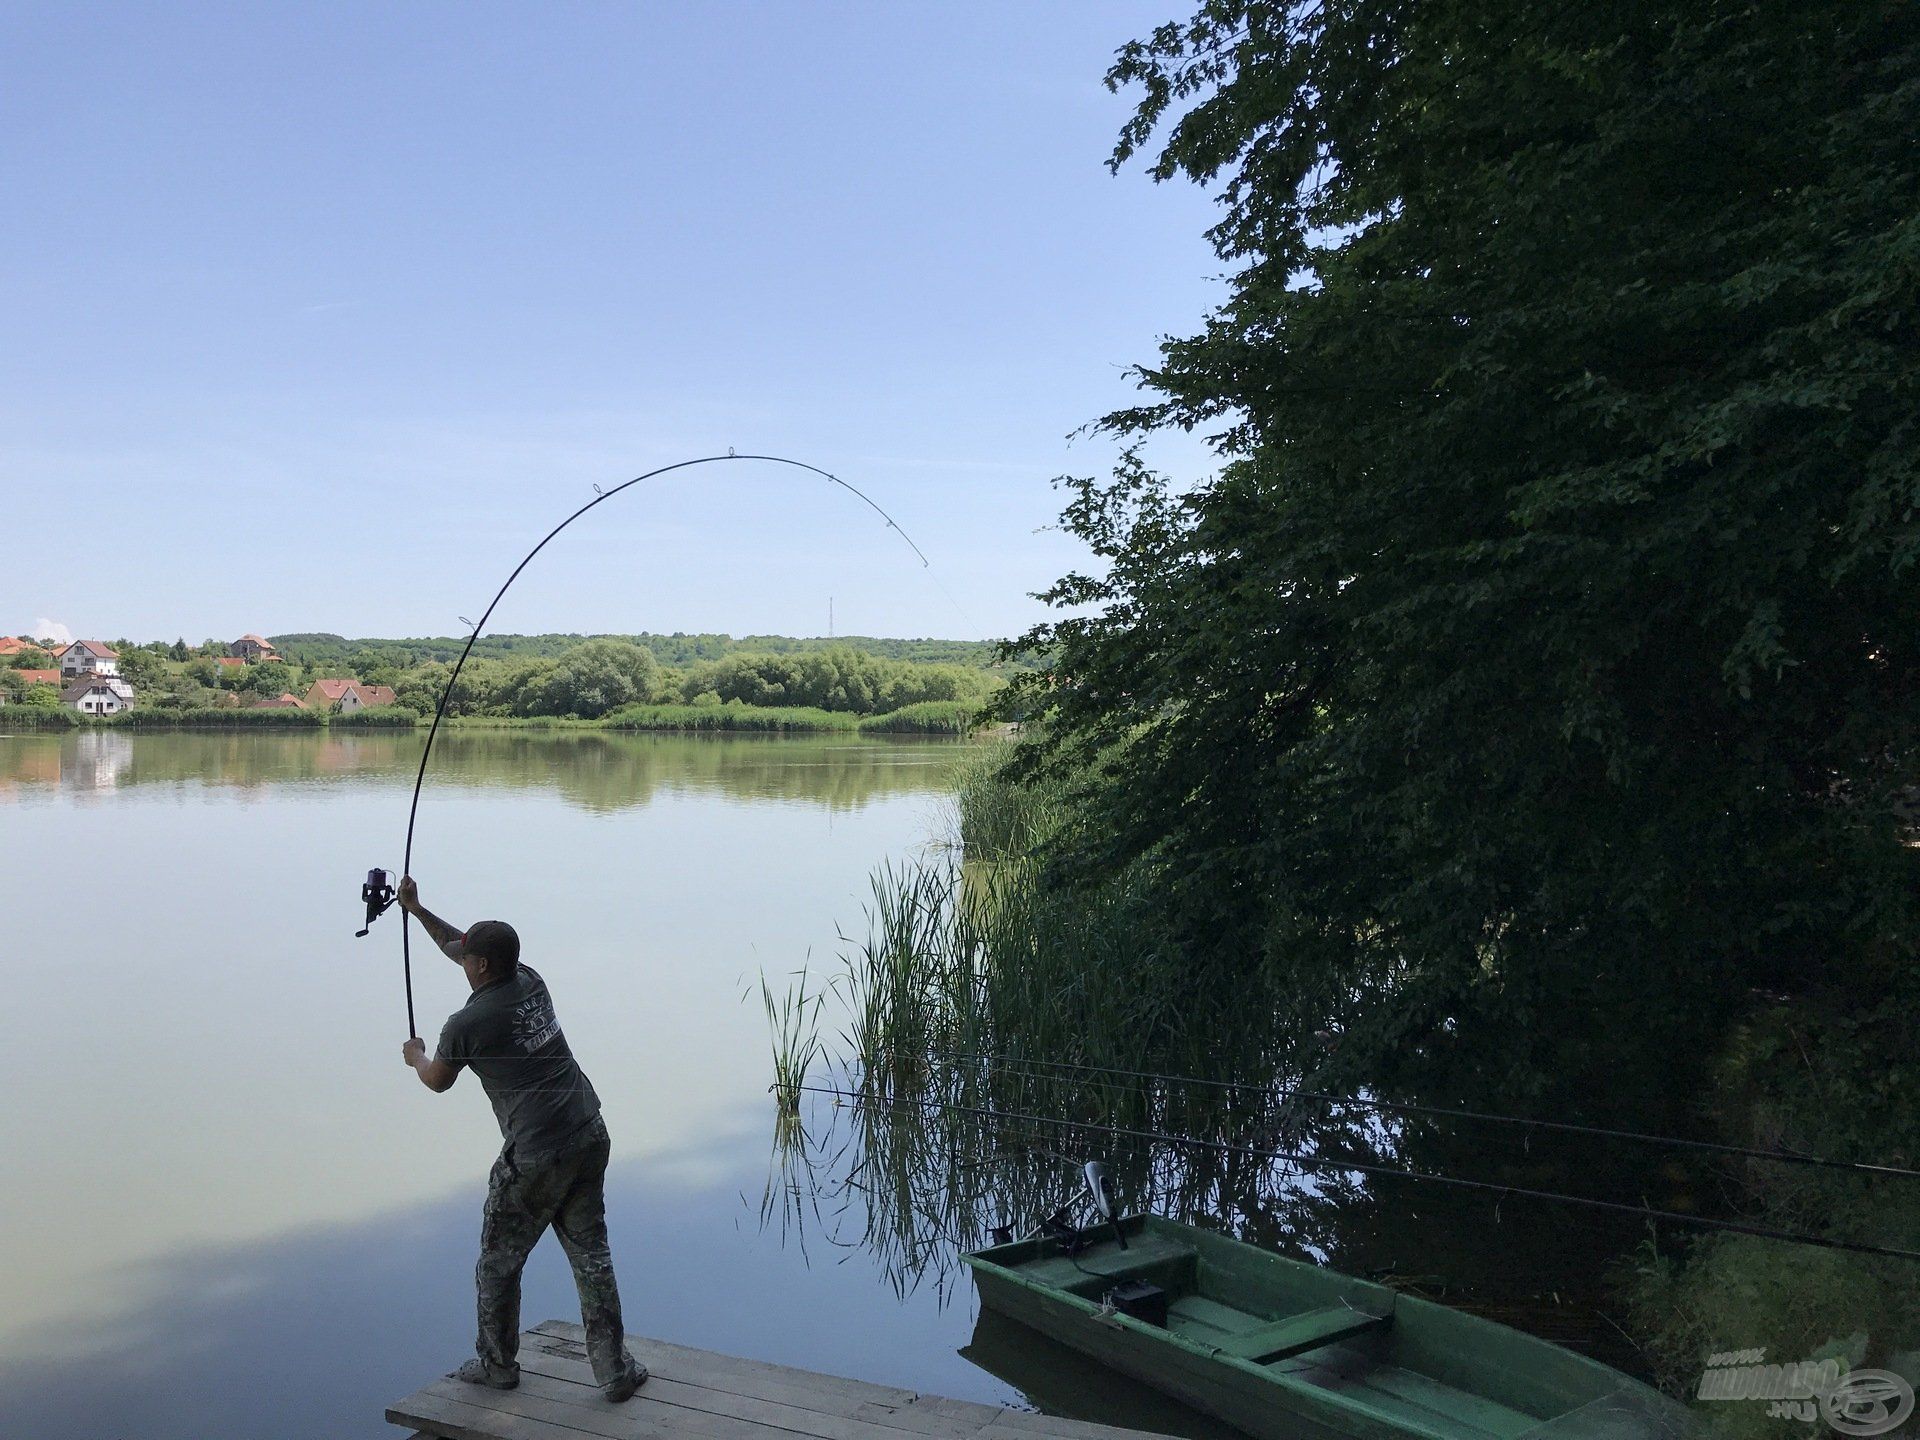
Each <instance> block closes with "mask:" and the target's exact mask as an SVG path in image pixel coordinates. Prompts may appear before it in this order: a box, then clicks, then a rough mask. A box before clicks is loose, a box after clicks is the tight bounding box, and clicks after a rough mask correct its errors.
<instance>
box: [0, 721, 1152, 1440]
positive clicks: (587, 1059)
mask: <svg viewBox="0 0 1920 1440" xmlns="http://www.w3.org/2000/svg"><path fill="white" fill-rule="evenodd" d="M418 746H419V740H418V739H417V737H414V736H411V735H406V736H388V735H376V734H365V735H338V736H336V735H324V736H321V735H267V734H248V733H241V734H174V735H166V734H161V735H137V736H136V735H126V734H118V733H107V732H93V733H85V734H77V735H76V734H69V735H61V736H19V735H16V736H4V737H0V872H3V873H4V874H5V876H6V880H7V894H8V897H9V904H8V906H7V915H8V918H7V924H6V930H5V938H4V940H3V941H0V946H4V950H3V951H0V953H4V955H5V957H6V960H5V978H6V992H7V1003H6V1006H5V1014H6V1017H7V1020H6V1046H5V1050H4V1053H3V1054H0V1078H3V1079H4V1082H5V1088H6V1094H7V1097H8V1101H9V1103H8V1104H7V1105H6V1106H5V1107H4V1109H0V1154H3V1155H4V1156H5V1157H6V1158H5V1162H4V1164H5V1167H6V1185H5V1196H6V1200H5V1206H4V1209H0V1277H4V1285H3V1286H0V1289H3V1290H4V1294H5V1297H6V1304H5V1306H4V1307H0V1435H5V1436H22V1437H39V1436H48V1437H52V1436H60V1437H95V1436H99V1437H107V1436H114V1437H139V1440H173V1437H178V1440H223V1437H248V1440H252V1437H266V1436H274V1437H288V1440H297V1437H309V1436H311V1437H348V1436H373V1435H379V1434H382V1433H390V1434H397V1433H399V1432H397V1431H393V1430H391V1429H389V1428H388V1427H385V1426H384V1425H383V1423H382V1420H381V1414H382V1410H383V1408H384V1406H385V1405H386V1404H387V1403H388V1402H389V1401H391V1400H393V1399H395V1398H397V1397H398V1396H399V1395H401V1394H404V1393H406V1392H407V1391H409V1390H412V1389H414V1388H415V1387H417V1386H418V1385H420V1384H423V1383H425V1382H426V1381H427V1380H428V1379H429V1378H430V1377H432V1376H434V1375H436V1374H439V1373H441V1372H444V1371H445V1370H447V1369H449V1368H451V1367H452V1366H453V1365H454V1364H456V1363H458V1362H459V1361H460V1360H461V1359H462V1358H463V1356H464V1355H466V1354H470V1353H471V1349H470V1345H471V1337H472V1330H473V1314H472V1310H473V1287H472V1265H473V1260H474V1255H475V1250H476V1245H477V1240H478V1235H479V1227H480V1204H481V1199H482V1196H483V1193H484V1187H485V1176H486V1171H487V1167H488V1165H489V1163H490V1162H491V1160H492V1158H493V1155H494V1153H495V1152H496V1151H497V1149H498V1145H499V1136H498V1132H497V1130H496V1129H495V1127H494V1123H493V1119H492V1116H491V1113H490V1111H489V1109H488V1106H487V1104H486V1101H485V1099H484V1097H483V1095H482V1094H481V1091H480V1088H479V1086H478V1085H477V1084H475V1083H474V1082H472V1080H471V1079H470V1078H469V1079H466V1080H463V1082H462V1083H461V1084H459V1085H456V1086H455V1087H454V1089H453V1090H452V1091H450V1092H448V1093H447V1094H446V1095H443V1096H435V1095H432V1094H430V1093H429V1092H428V1091H426V1090H425V1089H424V1088H423V1087H421V1086H420V1084H419V1083H418V1082H417V1081H416V1080H415V1079H414V1077H413V1075H412V1074H411V1073H409V1072H408V1071H407V1069H406V1068H405V1067H404V1066H403V1065H402V1063H401V1061H400V1042H401V1041H402V1040H403V1039H404V1038H405V1036H406V1026H405V1010H404V1003H403V997H402V992H401V986H400V953H399V941H400V934H399V924H398V917H397V915H395V916H389V917H388V918H387V919H385V920H383V921H381V922H380V923H379V924H378V925H377V926H375V928H374V933H373V934H372V935H371V936H370V937H369V938H367V939H365V940H355V939H354V938H353V931H354V930H355V929H357V928H358V927H359V924H360V915H359V913H358V901H357V887H358V884H359V881H360V878H361V876H362V873H363V872H364V871H365V870H366V869H367V868H368V867H369V866H372V865H384V866H388V867H397V866H398V864H399V861H400V845H401V841H402V838H403V832H404V826H405V820H406V802H407V795H408V790H409V787H410V785H411V779H412V773H411V772H412V766H413V765H414V763H415V761H416V759H417V756H418V753H419V750H418ZM958 755H959V750H958V748H957V747H955V746H952V745H943V744H935V743H922V744H912V743H879V742H860V741H857V740H850V739H846V738H835V739H832V740H790V739H757V738H756V739H740V738H719V737H716V738H699V739H692V738H679V737H664V736H632V737H608V736H544V735H518V734H506V733H500V732H494V733H484V732H466V733H456V734H453V735H451V736H448V737H445V738H443V740H442V742H441V745H440V746H439V747H438V749H437V751H436V760H435V765H436V772H435V774H434V776H433V777H432V778H431V779H430V782H429V784H428V787H427V794H426V799H425V802H424V804H423V807H422V810H421V815H420V828H419V833H418V839H417V844H416V855H415V860H416V869H417V871H418V873H419V878H420V883H421V891H422V898H423V899H424V900H425V901H426V903H427V904H428V905H429V907H430V908H432V909H434V910H436V911H438V912H439V913H440V914H442V915H444V916H446V917H447V918H448V919H450V920H453V921H455V922H456V923H458V922H463V921H467V920H472V919H478V918H483V917H487V916H498V917H502V918H507V919H510V920H512V921H513V923H514V924H515V925H516V926H517V927H518V928H519V930H520V933H521V936H522V938H523V943H524V945H525V953H526V955H527V957H528V958H529V959H530V960H532V961H533V962H534V963H535V964H537V965H538V966H539V967H540V969H541V971H542V973H543V974H544V975H545V976H546V978H547V980H548V981H549V983H550V985H551V986H552V989H553V992H554V996H555V1000H556V1003H557V1005H558V1008H559V1011H560V1016H561V1019H562V1022H563V1023H564V1024H565V1026H566V1030H567V1034H568V1037H569V1039H570V1040H571V1042H572V1044H573V1048H574V1051H575V1053H576V1054H577V1055H578V1056H579V1057H580V1059H581V1061H582V1063H583V1065H584V1066H585V1068H586V1070H587V1072H588V1074H589V1075H590V1076H591V1077H592V1079H593V1082H594V1084H595V1086H596V1088H597V1089H598V1090H599V1092H600V1095H601V1097H602V1099H603V1101H604V1103H605V1108H606V1116H607V1122H608V1125H609V1127H610V1129H611V1130H612V1132H613V1136H614V1168H613V1170H612V1171H611V1172H610V1174H609V1176H608V1210H609V1216H610V1224H611V1228H612V1233H613V1242H614V1254H615V1258H616V1262H617V1264H618V1266H619V1271H620V1278H621V1286H622V1291H623V1296H624V1299H625V1303H626V1314H627V1321H628V1328H629V1329H632V1330H634V1331H637V1332H641V1333H646V1334H653V1335H659V1336H662V1337H666V1338H671V1339H673V1340H676V1341H679V1342H682V1343H686V1344H692V1345H700V1346H710V1347H714V1348H719V1349H725V1350H729V1351H732V1352H735V1353H739V1354H744V1355H751V1356H757V1357H761V1358H764V1359H768V1360H774V1361H779V1362H784V1363H788V1364H795V1365H803V1366H809V1367H813V1368H818V1369H823V1370H829V1371H834V1372H838V1373H843V1374H851V1375H858V1376H861V1377H863V1378H866V1379H871V1380H875V1381H881V1382H885V1383H889V1384H895V1385H903V1386H909V1387H913V1388H919V1389H925V1390H929V1391H936V1392H939V1393H943V1394H948V1395H955V1396H961V1397H965V1398H971V1399H979V1400H988V1401H999V1402H1004V1403H1015V1404H1019V1403H1022V1394H1021V1391H1020V1390H1017V1389H1015V1388H1014V1387H1013V1386H1012V1385H1010V1384H1007V1383H1005V1382H1003V1381H1001V1380H999V1379H996V1378H995V1377H994V1375H993V1374H992V1373H989V1371H988V1370H987V1369H983V1368H981V1367H980V1366H978V1365H976V1364H975V1363H973V1362H972V1361H971V1360H970V1359H968V1358H964V1357H963V1356H962V1355H961V1354H960V1353H959V1352H960V1350H961V1349H962V1347H969V1348H970V1349H972V1350H973V1351H974V1353H976V1354H983V1355H992V1354H996V1353H997V1354H999V1355H1000V1356H1001V1358H1000V1359H999V1360H998V1361H996V1362H994V1368H995V1369H997V1370H999V1371H1001V1372H1002V1373H1007V1372H1008V1371H1009V1369H1010V1368H1011V1367H1016V1366H1018V1365H1019V1364H1028V1365H1039V1366H1041V1368H1042V1371H1043V1373H1045V1374H1048V1375H1051V1376H1053V1377H1054V1378H1053V1380H1052V1381H1051V1382H1044V1383H1054V1384H1061V1383H1067V1384H1070V1383H1071V1378H1072V1375H1071V1372H1072V1369H1073V1367H1072V1366H1068V1367H1067V1370H1066V1372H1065V1378H1064V1380H1063V1379H1062V1378H1061V1376H1062V1372H1061V1371H1060V1369H1059V1367H1057V1366H1056V1367H1055V1368H1054V1369H1053V1370H1051V1371H1048V1370H1046V1357H1045V1356H1044V1355H1036V1354H1034V1353H1033V1352H1032V1351H1031V1349H1030V1347H1027V1346H1025V1345H1024V1343H1023V1342H1022V1340H1021V1337H1019V1336H1015V1337H1014V1338H1013V1339H1012V1340H1011V1341H1009V1340H1008V1339H1007V1337H1005V1336H1001V1335H997V1334H994V1333H986V1334H983V1335H982V1336H980V1337H978V1338H977V1339H976V1337H975V1336H974V1333H973V1332H974V1323H975V1302H974V1300H973V1297H972V1294H971V1291H970V1289H968V1288H967V1287H965V1286H959V1287H952V1288H951V1289H950V1292H949V1293H948V1294H947V1295H946V1296H945V1297H944V1298H943V1297H942V1296H941V1295H940V1294H939V1293H937V1291H936V1289H935V1288H934V1287H931V1286H921V1287H919V1288H918V1289H915V1290H913V1291H912V1292H911V1293H909V1294H907V1295H906V1296H904V1298H903V1297H902V1296H900V1295H899V1294H897V1293H896V1288H897V1287H896V1285H895V1283H894V1278H893V1277H891V1276H889V1275H888V1274H887V1273H886V1271H885V1267H884V1265H883V1264H881V1263H880V1262H879V1261H876V1260H875V1259H873V1258H872V1257H871V1256H869V1255H867V1254H866V1253H864V1252H863V1251H862V1250H861V1249H860V1248H859V1247H858V1246H857V1245H855V1246H844V1245H841V1244H836V1243H835V1237H834V1236H833V1235H832V1234H831V1233H828V1234H824V1235H823V1234H818V1233H814V1234H811V1235H809V1236H808V1237H807V1238H806V1243H804V1244H803V1243H801V1238H800V1237H799V1236H797V1235H795V1234H793V1233H791V1232H790V1230H789V1228H788V1227H786V1226H784V1225H782V1224H780V1223H778V1222H775V1223H772V1224H763V1222H762V1219H761V1215H762V1202H763V1199H764V1197H765V1195H766V1191H767V1186H768V1181H769V1174H770V1158H769V1157H770V1149H771V1147H770V1139H771V1132H772V1114H771V1111H770V1108H769V1102H768V1099H767V1095H766V1093H765V1092H766V1086H767V1083H768V1079H769V1064H768V1039H767V1026H766V1022H765V1019H764V1018H763V1016H762V1014H761V1011H760V1006H759V1000H758V996H757V994H756V995H755V996H754V998H753V1001H752V1003H751V1004H748V1003H743V995H744V993H745V992H746V991H747V989H748V987H749V986H750V985H753V984H755V983H756V982H757V977H758V976H759V974H760V972H761V971H762V970H765V971H766V972H767V973H768V974H769V975H773V976H776V977H777V976H780V975H782V974H784V973H785V972H788V971H791V970H794V969H796V968H797V967H799V966H800V965H802V964H803V963H807V962H808V961H809V959H810V960H811V963H812V965H813V967H814V968H815V970H816V971H822V970H828V969H831V968H832V967H833V966H834V964H835V963H836V962H835V957H836V955H837V953H838V952H839V950H840V949H841V948H842V942H841V941H840V940H839V938H838V935H839V932H840V931H841V930H842V929H849V930H855V931H862V933H863V919H862V915H863V907H864V905H865V902H866V899H867V897H868V894H869V880H870V876H871V874H872V872H873V871H874V869H875V868H876V867H877V866H879V865H880V864H882V863H884V862H886V861H888V860H890V859H891V860H899V859H903V858H907V857H910V856H912V855H914V854H916V853H918V852H920V851H922V850H923V849H924V848H925V847H926V846H928V845H929V844H930V843H935V842H937V841H938V840H939V839H940V838H941V837H942V835H943V833H944V832H945V830H946V829H947V828H948V826H949V825H950V821H949V820H948V819H947V818H946V811H945V804H944V784H945V780H946V777H947V775H948V772H949V768H950V767H951V765H952V764H953V762H954V761H955V760H956V759H957V758H958ZM415 991H416V995H417V999H418V1005H419V1012H420V1027H421V1030H422V1032H423V1033H424V1034H426V1035H428V1036H432V1035H434V1034H436V1033H437V1031H438V1027H439V1023H440V1021H441V1019H442V1018H443V1017H444V1016H445V1015H446V1014H447V1013H448V1012H449V1011H451V1010H452V1009H454V1008H456V1007H457V1006H458V1005H460V1004H461V1003H462V1001H463V1000H464V999H465V997H466V994H467V991H466V987H465V982H464V980H463V978H462V976H461V975H460V972H459V971H458V970H457V969H456V968H455V967H453V966H451V965H448V964H447V963H446V962H444V961H443V960H440V959H439V958H438V957H437V956H436V955H434V954H433V953H432V952H431V951H428V952H427V953H426V954H425V955H424V957H423V956H422V955H421V954H420V953H419V952H418V951H416V975H415ZM855 1233H856V1234H857V1227H856V1228H855ZM524 1315H525V1322H526V1323H527V1324H532V1323H534V1322H535V1321H538V1320H540V1319H543V1318H547V1317H555V1316H557V1317H565V1318H573V1317H574V1316H576V1315H577V1306H576V1303H575V1300H574V1296H573V1291H572V1282H571V1279H570V1277H569V1274H568V1271H567V1267H566V1264H565V1260H564V1258H563V1256H562V1255H561V1253H560V1251H559V1249H558V1247H557V1245H555V1244H554V1243H553V1242H552V1241H551V1239H549V1240H547V1241H544V1242H542V1245H541V1247H540V1248H539V1250H537V1251H536V1252H535V1254H534V1257H533V1259H532V1261H531V1263H530V1265H529V1267H528V1271H527V1281H526V1292H525V1311H524ZM1009 1351H1011V1358H1009V1357H1008V1355H1007V1353H1006V1352H1009ZM1029 1388H1031V1386H1029ZM1099 1388H1101V1389H1102V1392H1103V1393H1102V1394H1101V1395H1100V1396H1098V1397H1096V1398H1095V1399H1093V1400H1089V1401H1088V1402H1086V1403H1087V1404H1088V1405H1089V1406H1094V1407H1096V1408H1097V1406H1098V1405H1099V1404H1101V1403H1105V1404H1107V1405H1111V1404H1112V1403H1114V1401H1113V1397H1112V1395H1111V1394H1110V1393H1108V1392H1110V1390H1111V1387H1110V1386H1105V1385H1104V1384H1103V1387H1099ZM1119 1403H1121V1404H1122V1407H1123V1408H1124V1407H1125V1406H1126V1404H1128V1403H1129V1402H1128V1401H1127V1400H1126V1398H1125V1397H1124V1395H1123V1396H1122V1397H1121V1400H1120V1402H1119ZM1141 1403H1142V1404H1144V1403H1146V1402H1145V1401H1144V1399H1143V1400H1142V1401H1141ZM1129 1413H1132V1414H1136V1415H1145V1414H1146V1413H1147V1412H1145V1411H1140V1410H1135V1411H1130V1412H1129Z"/></svg>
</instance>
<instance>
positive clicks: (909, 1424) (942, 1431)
mask: <svg viewBox="0 0 1920 1440" xmlns="http://www.w3.org/2000/svg"><path fill="white" fill-rule="evenodd" d="M520 1365H521V1374H522V1375H523V1376H524V1375H526V1374H529V1373H532V1374H538V1375H542V1376H545V1377H547V1378H550V1379H554V1380H558V1381H563V1382H564V1381H570V1382H572V1383H574V1384H576V1385H578V1386H580V1387H581V1388H582V1389H583V1390H587V1391H589V1392H590V1393H592V1394H594V1395H596V1396H597V1395H598V1394H599V1391H598V1390H597V1389H596V1388H594V1385H593V1367H592V1366H590V1365H588V1364H587V1363H586V1362H585V1361H584V1360H571V1359H567V1358H566V1357H564V1356H559V1355H553V1354H548V1353H544V1352H541V1351H538V1350H535V1351H532V1352H530V1353H528V1354H526V1355H523V1357H522V1359H521V1361H520ZM853 1398H857V1397H843V1400H842V1403H841V1405H840V1406H839V1407H837V1408H835V1409H832V1410H826V1409H821V1408H819V1407H820V1406H821V1405H822V1404H824V1403H825V1402H824V1401H823V1400H821V1399H820V1398H819V1397H818V1396H816V1395H813V1394H808V1395H807V1396H806V1402H807V1403H805V1404H792V1403H787V1402H784V1401H781V1400H778V1399H774V1398H771V1397H768V1396H766V1395H763V1394H748V1393H742V1392H740V1391H737V1390H726V1389H714V1388H710V1387H708V1386H704V1385H697V1384H692V1383H689V1382H687V1381H683V1380H678V1379H675V1378H674V1377H673V1376H670V1375H664V1374H657V1375H654V1376H652V1377H651V1378H650V1379H649V1380H648V1381H647V1383H646V1384H645V1385H643V1386H641V1388H640V1390H639V1392H638V1394H637V1395H636V1396H635V1397H634V1400H646V1401H648V1402H650V1403H652V1404H657V1405H666V1406H670V1407H673V1408H674V1409H677V1410H683V1411H693V1412H698V1413H700V1414H703V1415H707V1416H713V1417H718V1418H720V1419H723V1420H745V1421H749V1422H751V1423H754V1424H760V1425H771V1426H775V1427H777V1428H779V1429H782V1430H788V1431H792V1432H794V1433H796V1434H801V1435H809V1436H813V1437H816V1440H899V1437H900V1434H901V1432H902V1431H903V1430H905V1431H907V1432H909V1433H911V1434H914V1435H926V1436H935V1437H943V1440H965V1437H969V1436H972V1435H976V1434H978V1433H979V1431H980V1428H981V1426H982V1425H983V1424H985V1423H986V1422H987V1421H989V1420H991V1419H992V1418H993V1417H994V1415H995V1414H997V1413H998V1412H997V1411H996V1410H994V1408H993V1407H991V1406H980V1407H976V1408H977V1409H979V1410H980V1412H981V1413H980V1415H979V1417H978V1418H976V1419H973V1420H971V1421H955V1420H953V1419H950V1418H948V1417H947V1416H944V1415H940V1414H936V1413H932V1412H926V1411H919V1412H916V1411H914V1410H913V1409H912V1407H911V1406H899V1407H890V1408H889V1407H876V1408H875V1409H873V1410H872V1411H869V1410H868V1407H866V1406H864V1405H852V1404H849V1403H848V1400H850V1399H853ZM627 1403H628V1404H633V1403H634V1401H633V1400H630V1401H628V1402H627ZM856 1412H863V1413H856ZM661 1423H662V1424H663V1425H666V1426H667V1427H668V1428H669V1430H671V1429H672V1428H673V1427H674V1426H677V1425H679V1424H681V1423H682V1422H681V1421H680V1420H677V1419H676V1420H673V1421H664V1420H663V1421H662V1422H661ZM686 1423H688V1424H691V1425H694V1426H696V1427H698V1428H700V1429H702V1430H704V1429H705V1428H706V1427H705V1425H704V1422H700V1421H688V1422H686Z"/></svg>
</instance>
